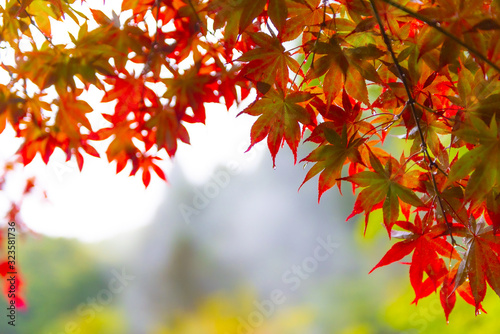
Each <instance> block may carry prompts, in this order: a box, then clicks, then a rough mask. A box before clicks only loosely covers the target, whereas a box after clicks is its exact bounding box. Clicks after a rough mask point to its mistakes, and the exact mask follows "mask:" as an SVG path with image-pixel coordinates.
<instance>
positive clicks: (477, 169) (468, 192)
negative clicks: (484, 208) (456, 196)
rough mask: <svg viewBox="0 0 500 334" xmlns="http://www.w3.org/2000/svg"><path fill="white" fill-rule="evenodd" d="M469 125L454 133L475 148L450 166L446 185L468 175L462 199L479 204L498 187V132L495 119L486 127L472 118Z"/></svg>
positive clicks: (499, 162) (499, 160)
mask: <svg viewBox="0 0 500 334" xmlns="http://www.w3.org/2000/svg"><path fill="white" fill-rule="evenodd" d="M471 125H472V126H473V127H471V128H464V129H460V130H458V131H456V135H457V136H458V137H460V138H462V139H463V140H465V141H466V142H468V143H471V144H477V146H476V147H474V148H473V149H472V150H471V151H468V152H467V153H465V154H464V155H462V156H461V157H460V158H459V159H458V161H456V162H455V163H454V164H453V165H452V166H451V169H450V173H449V175H448V181H447V184H451V183H452V182H454V181H457V180H460V179H463V178H465V177H466V176H468V175H469V174H471V175H470V179H469V181H468V182H467V186H466V188H465V199H466V200H468V199H472V200H473V201H474V202H478V201H479V200H481V199H483V198H484V197H485V196H486V194H487V193H489V192H490V191H491V189H492V188H493V187H494V186H495V184H499V183H500V132H499V129H498V126H497V122H496V118H495V117H492V118H491V123H490V126H489V127H488V126H487V125H486V124H485V123H484V122H483V121H482V120H481V119H479V118H476V117H471Z"/></svg>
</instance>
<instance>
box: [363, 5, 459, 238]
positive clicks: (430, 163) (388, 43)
mask: <svg viewBox="0 0 500 334" xmlns="http://www.w3.org/2000/svg"><path fill="white" fill-rule="evenodd" d="M382 1H385V2H387V1H390V0H382ZM370 4H371V5H372V9H373V14H374V15H375V18H376V19H377V23H378V25H379V27H380V33H381V34H382V38H383V39H384V43H385V45H386V46H387V50H388V51H389V53H390V54H391V57H392V60H393V62H394V65H395V66H396V69H397V71H398V73H399V77H400V79H401V81H402V82H403V85H404V87H405V91H406V95H407V96H408V101H407V102H406V103H407V104H409V105H410V111H411V114H412V115H413V119H414V121H415V124H416V125H417V129H418V133H419V136H420V141H421V147H422V152H423V153H424V158H425V159H427V165H428V168H429V173H430V174H431V180H432V186H433V188H434V192H435V193H436V197H437V200H438V204H439V208H440V210H441V213H442V214H443V218H444V221H445V223H446V228H447V230H448V234H449V235H450V237H451V242H452V244H453V245H456V241H455V239H454V238H453V234H452V232H451V224H450V223H449V222H448V219H447V218H446V213H445V211H444V206H443V202H442V199H441V194H440V192H439V189H438V186H437V183H436V178H435V177H434V174H433V171H432V170H433V168H434V167H435V166H436V163H435V162H434V161H433V160H432V159H431V157H430V154H429V151H428V149H427V144H426V141H425V137H424V133H423V131H422V127H421V126H420V121H419V119H418V116H417V110H416V108H415V99H414V98H413V94H412V92H411V89H410V85H409V84H408V81H407V79H406V76H405V74H404V72H403V68H402V67H401V65H400V64H399V61H398V59H397V57H396V54H395V53H394V50H393V49H392V44H391V41H390V39H389V37H388V36H387V34H386V32H385V28H384V24H383V22H382V19H381V18H380V15H379V12H378V10H377V7H376V6H375V2H374V0H370Z"/></svg>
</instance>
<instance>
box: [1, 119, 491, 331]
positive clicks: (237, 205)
mask: <svg viewBox="0 0 500 334" xmlns="http://www.w3.org/2000/svg"><path fill="white" fill-rule="evenodd" d="M217 117H222V119H218V118H217ZM226 121H227V122H234V123H228V124H226V123H224V122H226ZM249 121H251V120H250V117H248V118H240V117H238V118H235V117H234V114H233V113H227V112H222V113H221V112H220V111H217V112H216V111H213V112H210V113H209V120H208V121H207V122H208V123H209V124H208V125H207V127H206V128H203V129H201V128H200V130H193V131H192V133H193V135H192V142H193V145H192V146H190V147H189V146H183V147H181V148H180V151H179V156H178V158H176V159H178V160H176V161H175V162H174V164H173V165H172V166H169V167H167V168H168V174H167V176H168V178H169V183H168V184H165V183H162V182H160V181H159V180H155V181H156V182H155V183H154V184H153V185H152V186H151V187H149V188H148V189H147V190H145V189H144V187H143V186H142V188H141V187H140V184H141V180H140V178H133V177H130V178H129V177H126V176H124V175H122V174H119V175H118V176H116V175H114V171H113V168H112V166H111V167H110V166H108V164H107V163H106V162H92V161H93V160H89V161H88V162H89V164H88V165H86V166H85V167H84V171H83V172H82V173H79V172H78V171H77V170H76V169H74V168H73V167H71V164H72V162H71V161H69V162H66V163H65V162H64V161H57V159H55V161H53V160H51V162H50V163H49V165H48V166H44V165H43V164H41V163H38V162H35V163H34V165H33V167H30V166H31V165H30V166H28V167H27V168H25V169H23V170H22V171H18V173H17V174H20V175H24V173H30V172H32V173H34V174H36V175H37V182H39V183H40V184H41V185H42V186H43V187H45V188H47V193H48V200H40V198H37V196H36V194H35V195H33V199H31V200H27V201H26V202H25V203H26V205H25V207H23V210H22V212H21V216H22V217H23V220H24V221H25V223H26V224H27V226H29V227H30V228H32V229H33V231H32V232H30V233H24V234H22V235H21V236H20V237H19V239H18V245H17V252H18V263H19V267H20V272H21V274H22V278H23V279H24V285H23V287H24V289H25V290H24V291H25V297H26V301H27V305H28V306H27V308H26V310H25V311H23V312H18V314H17V319H16V327H15V329H13V328H12V327H11V326H8V325H7V321H6V320H5V318H4V316H2V318H4V320H3V321H1V322H0V333H6V334H10V333H22V334H24V333H26V334H32V333H37V334H38V333H40V334H62V333H83V334H87V333H88V334H91V333H92V334H94V333H95V334H115V333H124V334H126V333H130V334H167V333H168V334H171V333H183V334H187V333H193V334H194V333H201V334H204V333H207V334H212V333H213V334H240V333H241V334H250V333H253V334H263V333H266V334H269V333H273V334H274V333H283V334H287V333H290V334H291V333H311V334H316V333H341V334H347V333H349V334H370V333H406V334H413V333H465V332H467V333H497V332H499V330H500V323H499V322H498V321H496V316H497V315H498V314H499V311H500V306H499V304H498V300H497V299H496V298H495V296H494V295H492V294H491V293H489V294H488V296H487V299H486V301H485V303H484V308H485V309H486V311H488V312H489V314H488V315H485V314H482V315H480V316H478V317H475V316H474V309H473V308H472V307H471V306H468V305H466V304H465V303H464V302H463V301H462V300H458V301H457V305H456V308H455V310H454V311H453V312H452V314H451V316H450V323H449V324H446V321H445V317H444V313H443V311H442V309H441V306H440V304H439V298H438V295H437V294H435V295H432V296H430V297H429V298H426V299H424V300H422V301H420V302H419V305H418V306H415V305H412V304H411V302H412V300H413V298H414V294H413V292H412V290H411V287H410V286H409V279H408V266H406V265H403V264H393V265H391V266H389V267H385V268H381V269H377V270H376V271H375V272H374V273H372V274H370V275H368V272H369V271H370V269H371V268H372V267H373V266H374V265H375V264H376V263H377V262H378V261H379V260H380V258H381V257H382V256H383V255H384V254H385V252H386V251H387V250H388V249H389V248H390V246H391V244H392V243H391V242H390V241H389V240H388V238H387V234H386V232H385V230H384V229H383V228H382V227H381V225H380V221H381V220H382V218H381V214H380V213H379V212H377V211H375V212H374V213H373V214H372V215H371V216H370V217H371V218H370V225H369V227H368V230H367V233H366V236H365V237H363V227H364V226H363V225H364V218H363V217H362V216H357V217H355V218H353V219H351V220H350V221H348V222H346V221H345V219H346V217H347V216H348V215H349V213H350V212H351V210H352V205H353V202H354V198H353V196H352V191H351V189H350V187H349V186H345V187H343V188H342V191H343V193H344V196H340V195H339V192H338V189H332V190H330V191H328V192H327V193H325V194H324V196H323V198H322V199H321V203H319V204H318V202H317V180H316V179H314V180H312V181H311V182H308V183H307V184H305V185H304V186H303V187H302V188H301V189H300V191H297V189H298V187H299V185H300V183H301V181H302V179H303V178H304V176H305V174H306V172H307V170H308V168H309V167H310V166H309V167H305V168H304V165H303V164H300V163H297V164H296V165H294V164H293V156H292V154H291V152H290V151H289V150H288V149H283V150H282V151H280V153H279V154H278V159H277V169H276V170H274V169H273V168H272V163H271V159H270V156H269V153H268V152H266V147H265V146H262V145H260V146H256V147H255V148H254V149H252V150H251V151H250V152H248V153H243V151H244V150H245V149H246V147H247V145H248V143H247V141H248V138H247V137H248V133H249V132H248V131H249V129H248V127H249V126H250V124H251V122H249ZM210 123H214V124H215V123H222V124H223V125H224V126H226V127H227V126H229V127H230V128H231V129H233V130H234V131H237V133H235V135H234V137H233V138H234V140H233V139H227V137H226V140H225V142H226V144H223V143H222V142H223V140H222V139H220V138H219V137H220V136H222V137H223V136H226V134H222V133H221V131H220V129H217V126H215V125H214V126H213V127H211V124H210ZM223 138H224V137H223ZM219 140H220V141H221V143H219V144H217V141H219ZM221 145H229V146H227V147H222V149H221ZM211 146H212V148H211ZM312 148H313V147H307V146H306V147H305V150H306V151H302V152H299V158H300V157H304V156H305V155H306V154H307V153H308V151H307V150H309V151H310V150H311V149H312ZM200 150H202V151H203V150H204V151H203V152H201V151H200ZM217 152H219V153H217ZM220 152H223V153H224V152H225V153H224V154H222V153H220ZM228 152H229V153H228ZM231 152H233V153H234V154H233V153H231ZM230 153H231V154H230ZM37 159H38V158H37ZM86 163H87V162H86ZM58 164H66V165H64V166H66V167H67V170H65V171H66V172H64V173H62V174H61V170H60V169H58V168H54V166H58ZM68 166H69V167H68ZM30 168H33V170H30ZM58 173H59V176H60V177H57V176H58ZM19 177H21V176H19ZM115 185H120V186H116V189H114V188H113V187H115ZM8 187H9V184H7V188H8ZM10 187H11V188H12V187H15V178H13V180H11V181H10ZM11 193H13V192H12V191H11ZM12 196H13V195H12ZM96 198H97V201H98V202H96ZM139 204H140V205H139ZM68 206H69V208H68ZM101 207H102V208H101ZM106 207H108V208H109V209H108V210H106ZM378 211H380V210H378ZM51 217H52V219H51ZM106 226H108V227H109V226H112V228H107V227H106ZM44 227H45V229H44ZM58 233H59V234H60V235H65V236H66V237H57V234H58ZM49 235H50V236H49ZM0 303H1V309H3V310H6V306H7V304H6V301H5V298H2V300H1V302H0ZM4 312H6V311H4ZM5 314H6V313H5Z"/></svg>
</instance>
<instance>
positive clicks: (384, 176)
mask: <svg viewBox="0 0 500 334" xmlns="http://www.w3.org/2000/svg"><path fill="white" fill-rule="evenodd" d="M370 164H371V167H372V168H373V170H374V171H364V172H360V173H357V174H355V175H353V176H349V177H346V178H343V180H346V181H349V182H352V183H355V184H357V185H359V186H361V187H366V188H365V189H363V190H362V191H361V192H360V193H359V195H358V198H357V200H356V202H355V204H354V209H353V211H352V213H351V215H350V216H349V217H347V220H349V219H350V218H351V217H353V216H355V215H357V214H359V213H361V212H363V211H364V212H365V230H366V224H367V222H368V217H369V215H370V212H371V211H373V210H374V209H375V208H378V207H380V206H382V213H383V217H384V225H385V227H386V229H387V232H388V233H389V235H390V233H391V229H392V226H393V225H394V223H395V222H396V221H397V219H398V216H399V208H400V201H403V202H404V203H407V204H410V205H413V206H417V207H418V206H422V205H423V203H422V201H421V200H420V199H419V198H418V196H417V195H415V193H414V192H413V190H411V189H410V188H408V187H406V186H405V184H406V182H407V180H406V179H407V178H408V177H409V175H410V174H406V173H405V169H404V168H403V167H404V166H402V165H400V164H399V163H398V161H397V160H396V159H394V158H392V157H390V158H389V159H388V160H387V162H386V164H385V166H382V164H381V162H380V160H379V159H378V158H377V157H375V155H374V154H373V153H371V152H370Z"/></svg>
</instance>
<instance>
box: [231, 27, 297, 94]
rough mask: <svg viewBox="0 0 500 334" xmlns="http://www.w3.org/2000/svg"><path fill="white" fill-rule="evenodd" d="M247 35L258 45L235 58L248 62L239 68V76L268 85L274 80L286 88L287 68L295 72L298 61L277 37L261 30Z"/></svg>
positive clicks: (283, 88) (279, 85) (280, 86)
mask: <svg viewBox="0 0 500 334" xmlns="http://www.w3.org/2000/svg"><path fill="white" fill-rule="evenodd" d="M248 35H249V36H250V38H251V39H252V40H253V41H254V42H255V44H256V45H258V46H259V47H258V48H255V49H253V50H249V51H248V52H246V53H244V54H243V55H242V56H241V57H239V58H238V59H237V60H238V61H240V62H248V64H245V65H244V66H243V68H242V69H241V70H240V74H239V76H240V77H241V78H246V79H250V80H252V81H255V82H263V83H265V84H267V85H269V86H272V85H273V84H274V83H275V82H276V84H277V86H278V87H279V88H280V89H282V90H286V86H287V84H288V80H289V69H290V70H291V71H292V72H294V73H297V72H298V71H299V69H300V66H299V63H298V62H297V61H296V60H295V59H293V57H292V56H291V55H290V53H289V52H287V51H285V48H284V47H283V45H281V41H280V40H279V39H278V38H275V37H271V36H269V35H267V34H265V33H262V32H258V33H248Z"/></svg>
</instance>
